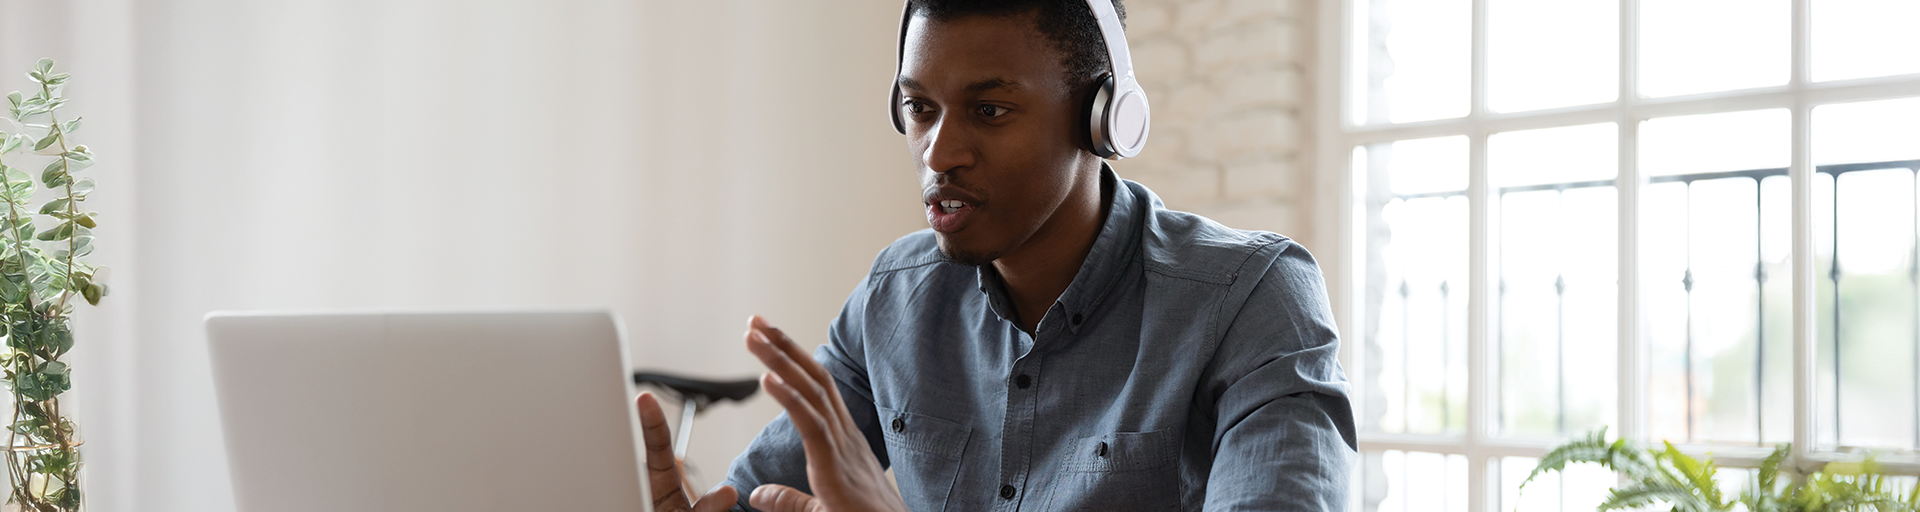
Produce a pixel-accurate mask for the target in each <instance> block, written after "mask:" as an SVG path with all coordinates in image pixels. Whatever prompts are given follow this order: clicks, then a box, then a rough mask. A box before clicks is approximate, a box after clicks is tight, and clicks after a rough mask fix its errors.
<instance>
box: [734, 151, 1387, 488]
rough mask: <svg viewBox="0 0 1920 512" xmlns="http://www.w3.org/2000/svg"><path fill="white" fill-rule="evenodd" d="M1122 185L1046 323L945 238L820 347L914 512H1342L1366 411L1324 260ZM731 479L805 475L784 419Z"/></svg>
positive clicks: (881, 280)
mask: <svg viewBox="0 0 1920 512" xmlns="http://www.w3.org/2000/svg"><path fill="white" fill-rule="evenodd" d="M1101 181H1102V188H1103V190H1104V191H1105V192H1106V193H1107V194H1108V195H1110V199H1109V201H1108V210H1107V215H1106V220H1105V223H1104V225H1102V226H1101V228H1100V235H1099V238H1098V239H1097V240H1095V241H1094V244H1093V249H1092V251H1091V252H1089V253H1088V255H1087V260H1086V262H1084V263H1083V264H1081V267H1080V272H1079V274H1078V275H1076V276H1074V279H1073V283H1072V284H1071V285H1069V286H1068V287H1067V290H1066V292H1065V293H1062V294H1061V295H1060V299H1059V300H1058V301H1056V302H1054V303H1053V306H1052V307H1051V308H1049V309H1048V310H1047V313H1046V315H1045V316H1044V317H1042V318H1041V320H1040V323H1039V326H1038V328H1036V329H1035V330H1034V335H1032V336H1029V335H1027V333H1025V332H1022V331H1021V330H1020V329H1019V328H1018V327H1016V326H1015V323H1014V322H1013V315H1014V309H1013V306H1012V303H1011V302H1010V301H1009V299H1008V297H1007V295H1006V292H1005V289H1004V285H1003V284H1002V282H1001V280H1000V277H999V275H998V273H997V272H995V271H994V269H993V266H992V265H985V266H980V267H973V266H967V265H961V264H959V263H954V262H952V261H949V260H947V259H945V258H943V257H942V256H941V254H940V251H939V249H938V248H936V246H935V245H934V234H933V233H932V232H931V231H920V232H917V233H914V234H911V235H907V236H906V237H905V238H902V239H900V240H899V241H896V242H894V243H893V245H891V246H889V247H887V249H886V250H884V251H881V253H880V256H879V257H878V258H877V259H875V261H874V263H873V269H872V271H871V272H870V273H869V274H868V275H867V277H866V278H865V279H862V280H861V281H860V284H859V286H858V287H855V288H854V290H853V295H852V296H851V297H849V298H848V299H847V303H846V306H845V307H844V308H842V309H841V311H840V316H839V317H838V318H836V319H835V320H834V321H833V323H832V325H831V327H830V330H829V332H828V336H829V343H828V344H827V345H824V346H821V347H820V348H819V350H817V351H816V352H815V353H814V358H815V359H817V360H819V361H820V363H821V364H823V365H825V366H826V368H827V370H828V371H829V372H831V373H832V374H833V377H834V381H835V383H837V384H838V385H839V388H840V395H841V397H842V398H844V399H845V400H846V402H847V408H848V409H849V410H851V411H852V414H853V420H854V421H855V422H856V423H857V424H858V425H859V426H860V430H861V431H863V432H865V433H866V436H867V443H868V445H870V446H872V448H873V454H874V456H875V457H878V458H879V460H880V463H881V464H882V465H887V466H890V467H892V468H893V472H894V477H895V479H896V480H897V481H898V482H899V484H900V494H901V495H902V496H903V497H904V498H906V504H907V506H908V507H909V508H912V509H913V510H916V511H922V512H927V511H939V510H964V511H985V510H1008V511H1012V510H1201V509H1205V510H1316V511H1338V510H1344V509H1345V507H1346V502H1347V494H1348V491H1349V484H1348V477H1349V471H1350V468H1351V464H1352V461H1353V458H1354V451H1355V446H1356V445H1355V439H1354V427H1353V413H1352V411H1351V410H1350V408H1349V406H1348V402H1347V397H1346V377H1345V376H1344V375H1342V372H1341V370H1340V363H1339V361H1338V359H1337V357H1336V354H1337V353H1338V347H1339V340H1338V339H1337V337H1336V335H1335V333H1334V324H1333V315H1332V312H1331V311H1330V310H1329V308H1328V300H1327V294H1326V288H1325V284H1324V282H1323V281H1322V279H1321V277H1320V271H1319V267H1318V266H1317V265H1315V264H1314V261H1313V258H1312V256H1310V255H1308V254H1307V251H1306V250H1305V249H1303V248H1301V247H1300V244H1297V243H1294V242H1293V241H1292V240H1289V239H1287V238H1286V237H1283V236H1280V235H1276V234H1273V233H1267V232H1260V231H1241V230H1235V229H1229V228H1226V227H1224V226H1221V225H1220V224H1217V223H1214V222H1213V221H1210V220H1207V219H1206V218H1203V217H1199V216H1196V215H1193V214H1189V213H1184V212H1178V211H1172V210H1168V209H1166V207H1165V205H1164V204H1162V203H1161V202H1160V200H1159V198H1157V197H1155V196H1154V195H1153V192H1151V191H1149V190H1147V188H1146V187H1145V186H1142V185H1140V184H1139V183H1135V182H1132V181H1124V180H1119V179H1118V178H1117V177H1116V176H1114V174H1113V172H1112V171H1111V170H1103V171H1102V180H1101ZM727 483H729V484H731V485H734V486H735V487H736V488H737V489H740V491H741V500H740V507H741V508H743V509H744V508H746V507H747V505H746V496H747V495H748V494H749V493H751V492H752V490H753V489H754V488H755V487H757V486H759V485H760V484H763V483H780V484H785V485H789V486H793V487H795V488H798V489H801V490H809V488H808V486H807V473H806V457H805V453H804V451H803V450H802V448H801V445H800V435H799V433H798V432H797V431H795V430H794V428H793V425H792V424H791V423H789V422H788V419H787V416H786V415H784V414H782V415H781V416H780V417H779V418H776V419H775V420H774V421H773V422H772V423H771V424H768V425H767V427H766V429H765V430H763V431H761V433H760V435H759V437H757V438H755V439H754V440H753V444H752V445H751V446H749V447H748V448H747V450H746V452H744V453H742V454H741V455H740V457H739V458H737V459H735V460H734V461H733V467H732V468H731V469H730V471H729V472H728V474H727Z"/></svg>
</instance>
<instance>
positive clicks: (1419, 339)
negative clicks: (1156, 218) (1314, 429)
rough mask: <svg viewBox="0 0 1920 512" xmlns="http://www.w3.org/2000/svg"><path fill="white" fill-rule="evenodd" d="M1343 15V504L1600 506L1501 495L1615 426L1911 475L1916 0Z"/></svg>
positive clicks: (1326, 37)
mask: <svg viewBox="0 0 1920 512" xmlns="http://www.w3.org/2000/svg"><path fill="white" fill-rule="evenodd" d="M1336 5H1337V7H1338V8H1334V9H1328V10H1327V12H1322V13H1321V15H1320V16H1321V34H1322V35H1321V37H1322V41H1323V42H1324V43H1325V44H1323V45H1322V50H1321V61H1322V64H1321V69H1320V73H1321V75H1322V76H1321V79H1320V83H1321V85H1322V90H1326V91H1339V99H1340V101H1339V102H1326V103H1327V104H1326V105H1323V106H1322V107H1320V108H1321V111H1320V115H1319V118H1320V120H1321V121H1320V123H1321V125H1320V126H1319V132H1320V137H1319V142H1318V144H1319V147H1318V154H1319V155H1320V159H1321V172H1322V173H1323V175H1325V176H1328V177H1331V178H1334V179H1333V180H1332V181H1333V182H1337V183H1340V184H1341V186H1340V187H1339V188H1340V189H1341V192H1342V194H1343V195H1341V196H1340V197H1342V198H1343V199H1342V200H1341V201H1336V202H1332V204H1328V205H1326V206H1325V209H1324V210H1322V212H1321V213H1322V214H1323V215H1327V216H1330V217H1332V218H1337V219H1339V221H1338V225H1339V232H1340V233H1341V236H1340V240H1341V241H1342V243H1341V246H1340V247H1339V250H1338V252H1337V253H1335V254H1336V255H1334V256H1333V257H1332V258H1331V260H1332V261H1329V262H1328V264H1327V267H1328V268H1329V280H1330V282H1331V283H1330V284H1333V285H1334V290H1335V296H1336V298H1337V299H1338V301H1339V302H1338V304H1337V305H1336V314H1337V315H1338V316H1339V318H1340V322H1341V326H1342V333H1343V336H1344V339H1345V340H1346V344H1345V346H1344V347H1343V350H1345V351H1346V353H1345V354H1344V357H1345V361H1346V362H1347V371H1348V377H1349V379H1350V380H1351V381H1353V383H1354V389H1353V394H1352V397H1353V400H1354V405H1355V407H1354V410H1355V413H1356V415H1357V416H1358V418H1357V419H1358V420H1359V424H1360V428H1361V437H1360V448H1361V453H1362V457H1361V463H1360V464H1358V465H1357V467H1356V475H1355V479H1354V482H1355V486H1356V488H1355V493H1354V496H1355V500H1354V501H1355V503H1354V508H1355V510H1359V511H1365V512H1376V511H1381V512H1385V511H1394V512H1398V511H1407V510H1447V511H1461V512H1467V511H1471V512H1494V511H1507V510H1516V509H1518V510H1525V511H1535V510H1553V511H1557V510H1568V511H1572V510H1592V509H1593V506H1594V505H1596V504H1598V503H1599V502H1600V501H1601V500H1602V499H1604V497H1605V495H1606V489H1607V488H1608V487H1610V486H1612V485H1613V484H1614V482H1615V481H1614V478H1613V476H1612V475H1611V474H1610V473H1608V472H1606V471H1604V470H1600V469H1598V468H1580V469H1574V470H1570V471H1568V472H1566V473H1564V474H1561V475H1558V476H1556V477H1553V478H1551V479H1549V480H1548V481H1542V482H1536V483H1534V484H1532V485H1531V486H1530V487H1528V489H1527V493H1526V494H1525V495H1524V496H1521V495H1519V494H1518V493H1517V492H1516V488H1517V486H1518V484H1519V482H1520V481H1521V480H1522V479H1524V478H1525V477H1526V475H1527V473H1528V472H1529V471H1531V470H1532V468H1533V465H1534V461H1535V460H1536V458H1537V457H1539V456H1541V455H1543V454H1545V453H1546V450H1547V449H1548V448H1550V447H1551V446H1553V445H1554V444H1557V443H1558V442H1559V441H1560V440H1562V439H1564V438H1566V437H1567V436H1569V435H1574V434H1579V433H1583V432H1586V431H1589V430H1592V429H1595V428H1602V427H1605V428H1608V429H1609V431H1610V433H1612V434H1614V435H1618V436H1625V437H1630V438H1636V439H1643V440H1655V441H1657V440H1669V441H1672V442H1674V443H1676V444H1678V445H1681V446H1682V447H1683V448H1684V449H1687V450H1689V451H1693V452H1700V453H1703V452H1709V451H1710V452H1712V453H1713V455H1714V457H1715V458H1716V460H1718V461H1719V462H1720V463H1721V464H1723V465H1726V466H1731V467H1741V466H1752V465H1756V464H1757V463H1758V462H1759V459H1760V458H1761V457H1763V456H1764V455H1765V454H1766V453H1767V452H1769V451H1770V450H1771V449H1772V447H1773V446H1774V445H1775V444H1777V443H1784V442H1792V443H1794V461H1793V464H1795V465H1797V466H1798V467H1802V468H1811V467H1814V466H1815V465H1817V464H1818V463H1820V462H1823V461H1828V460H1839V459H1846V458H1850V457H1852V456H1853V455H1852V454H1851V452H1855V451H1858V450H1865V449H1872V450H1877V451H1880V452H1881V453H1882V454H1883V455H1882V457H1881V460H1882V461H1883V462H1885V463H1887V464H1888V465H1889V466H1892V467H1894V468H1896V469H1905V470H1907V471H1913V470H1920V458H1916V457H1915V453H1916V450H1920V231H1916V230H1917V229H1920V207H1916V205H1917V204H1920V179H1916V173H1920V51H1914V50H1913V48H1916V39H1915V38H1914V36H1913V32H1912V31H1910V30H1907V29H1906V27H1911V26H1913V25H1914V24H1915V23H1920V3H1916V2H1911V1H1903V0H1660V1H1658V2H1653V1H1640V0H1568V1H1562V2H1539V1H1530V0H1346V1H1345V2H1340V3H1338V4H1336ZM1329 252H1330V253H1331V251H1329ZM1747 473H1748V472H1742V471H1737V470H1731V471H1725V472H1723V475H1722V476H1723V477H1724V478H1726V479H1727V482H1726V486H1727V487H1729V488H1737V487H1739V486H1741V485H1743V482H1742V478H1743V475H1746V474H1747Z"/></svg>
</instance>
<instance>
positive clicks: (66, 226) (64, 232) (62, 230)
mask: <svg viewBox="0 0 1920 512" xmlns="http://www.w3.org/2000/svg"><path fill="white" fill-rule="evenodd" d="M70 236H73V221H66V222H62V223H60V225H58V226H54V227H53V229H49V230H47V231H45V232H42V233H40V236H37V237H34V238H38V239H40V240H44V241H48V242H51V241H54V240H64V239H66V238H67V237H70Z"/></svg>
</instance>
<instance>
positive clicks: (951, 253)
mask: <svg viewBox="0 0 1920 512" xmlns="http://www.w3.org/2000/svg"><path fill="white" fill-rule="evenodd" d="M936 236H937V237H938V240H939V242H940V243H939V244H938V245H939V247H940V255H941V256H943V257H945V258H946V259H947V260H948V261H952V262H954V263H959V264H961V265H967V266H972V267H978V266H981V265H986V264H988V263H993V260H997V259H1000V255H998V254H987V253H983V252H977V251H969V250H965V249H959V248H955V247H953V243H952V242H950V241H948V240H947V237H946V235H944V234H937V235H936Z"/></svg>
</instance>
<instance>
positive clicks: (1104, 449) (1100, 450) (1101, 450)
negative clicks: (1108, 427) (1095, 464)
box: [1093, 441, 1107, 458]
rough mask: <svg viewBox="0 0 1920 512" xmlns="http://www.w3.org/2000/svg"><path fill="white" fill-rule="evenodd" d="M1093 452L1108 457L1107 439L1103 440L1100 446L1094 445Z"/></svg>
mask: <svg viewBox="0 0 1920 512" xmlns="http://www.w3.org/2000/svg"><path fill="white" fill-rule="evenodd" d="M1093 454H1094V455H1098V456H1100V457H1101V458H1106V456H1107V442H1106V441H1101V442H1100V446H1097V447H1094V449H1093Z"/></svg>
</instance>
